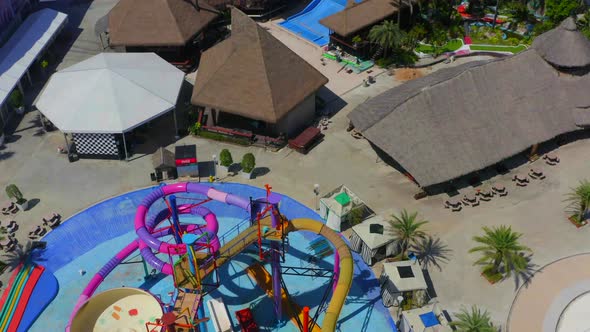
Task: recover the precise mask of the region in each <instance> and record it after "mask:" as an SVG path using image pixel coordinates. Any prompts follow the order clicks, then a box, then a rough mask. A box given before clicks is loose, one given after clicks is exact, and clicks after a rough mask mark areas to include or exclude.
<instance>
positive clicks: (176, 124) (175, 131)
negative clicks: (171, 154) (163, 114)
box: [172, 107, 180, 139]
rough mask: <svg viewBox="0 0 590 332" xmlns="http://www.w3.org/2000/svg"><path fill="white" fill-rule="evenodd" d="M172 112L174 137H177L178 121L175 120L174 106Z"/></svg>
mask: <svg viewBox="0 0 590 332" xmlns="http://www.w3.org/2000/svg"><path fill="white" fill-rule="evenodd" d="M172 114H173V116H174V138H175V139H179V138H180V137H179V136H178V123H177V122H176V107H174V109H173V110H172Z"/></svg>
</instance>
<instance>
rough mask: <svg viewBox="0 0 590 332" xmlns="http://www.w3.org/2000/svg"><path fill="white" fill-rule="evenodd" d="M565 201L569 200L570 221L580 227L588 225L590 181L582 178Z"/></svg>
mask: <svg viewBox="0 0 590 332" xmlns="http://www.w3.org/2000/svg"><path fill="white" fill-rule="evenodd" d="M565 201H566V202H569V205H568V206H567V212H568V213H569V214H570V216H569V217H568V219H569V221H570V222H571V223H572V224H574V225H575V226H576V227H578V228H579V227H582V226H584V225H586V224H587V223H588V222H587V219H588V210H590V181H588V180H582V181H581V182H580V184H579V185H578V186H577V187H575V188H572V191H571V192H570V193H568V194H567V196H566V199H565Z"/></svg>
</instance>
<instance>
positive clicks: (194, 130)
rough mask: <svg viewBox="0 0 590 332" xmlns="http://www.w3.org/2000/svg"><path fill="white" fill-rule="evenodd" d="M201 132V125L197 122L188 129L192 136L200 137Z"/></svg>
mask: <svg viewBox="0 0 590 332" xmlns="http://www.w3.org/2000/svg"><path fill="white" fill-rule="evenodd" d="M200 131H201V123H199V122H195V123H193V124H192V125H191V126H189V127H188V132H189V133H190V134H191V135H198V134H199V132H200Z"/></svg>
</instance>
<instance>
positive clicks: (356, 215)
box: [348, 208, 365, 226]
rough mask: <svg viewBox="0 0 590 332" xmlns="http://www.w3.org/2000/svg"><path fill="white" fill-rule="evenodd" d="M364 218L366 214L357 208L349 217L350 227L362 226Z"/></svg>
mask: <svg viewBox="0 0 590 332" xmlns="http://www.w3.org/2000/svg"><path fill="white" fill-rule="evenodd" d="M364 216H365V213H364V211H363V210H362V209H359V208H357V209H354V210H352V211H350V214H349V215H348V219H349V223H350V225H351V226H354V225H358V224H360V223H361V222H362V221H363V217H364Z"/></svg>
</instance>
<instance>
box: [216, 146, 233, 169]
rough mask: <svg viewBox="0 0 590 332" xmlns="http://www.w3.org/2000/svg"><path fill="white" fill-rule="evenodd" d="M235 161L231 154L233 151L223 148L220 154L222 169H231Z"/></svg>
mask: <svg viewBox="0 0 590 332" xmlns="http://www.w3.org/2000/svg"><path fill="white" fill-rule="evenodd" d="M233 163H234V160H233V158H232V156H231V152H229V150H228V149H223V150H221V153H220V154H219V164H220V167H221V169H223V170H224V171H225V172H226V173H227V171H228V170H229V167H230V166H231V165H232V164H233Z"/></svg>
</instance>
